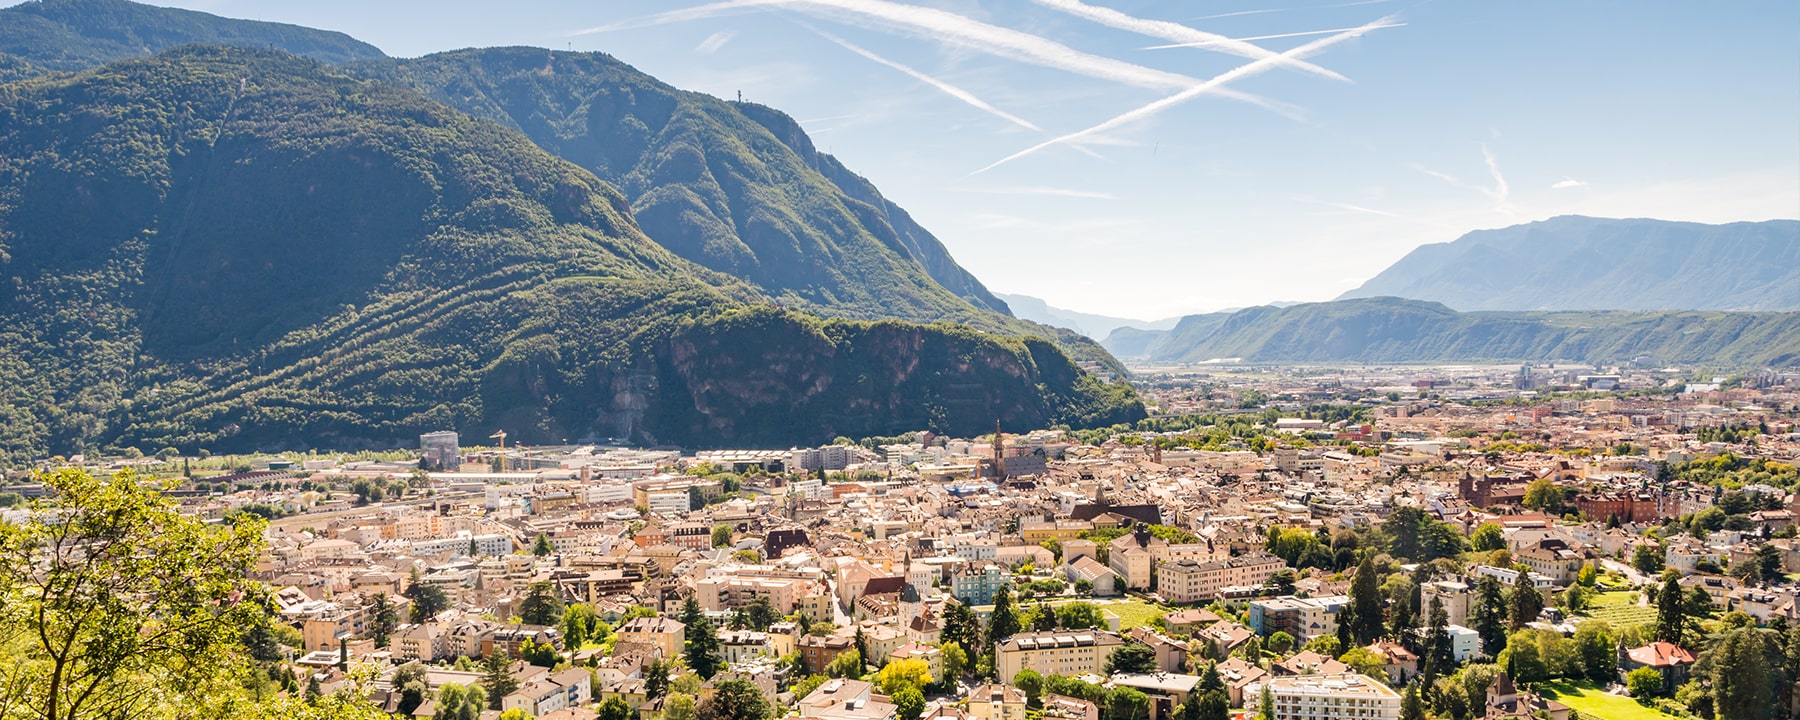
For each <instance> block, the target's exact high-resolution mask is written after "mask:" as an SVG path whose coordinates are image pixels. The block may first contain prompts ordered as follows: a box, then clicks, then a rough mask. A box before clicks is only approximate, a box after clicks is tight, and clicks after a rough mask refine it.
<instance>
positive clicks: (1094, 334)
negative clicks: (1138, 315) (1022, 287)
mask: <svg viewBox="0 0 1800 720" xmlns="http://www.w3.org/2000/svg"><path fill="white" fill-rule="evenodd" d="M997 295H998V296H999V298H1000V299H1001V300H1005V301H1006V306H1007V307H1009V308H1011V309H1012V312H1013V315H1015V316H1017V317H1020V318H1024V319H1026V320H1030V321H1032V322H1035V323H1042V324H1044V325H1054V326H1056V327H1064V328H1068V329H1070V330H1074V331H1076V332H1078V333H1081V334H1083V335H1086V336H1088V337H1091V338H1093V339H1095V340H1101V339H1104V338H1105V337H1106V336H1107V335H1110V334H1112V332H1113V331H1114V330H1115V329H1118V328H1134V329H1138V330H1168V329H1169V328H1172V327H1175V323H1176V322H1177V321H1179V320H1180V319H1181V318H1165V319H1162V320H1156V321H1153V322H1149V321H1144V320H1133V319H1131V318H1119V317H1110V316H1107V315H1095V314H1093V313H1084V312H1080V311H1077V310H1064V309H1062V308H1059V307H1052V306H1051V305H1050V304H1049V303H1046V302H1044V301H1043V300H1040V299H1038V298H1034V297H1032V296H1030V295H1012V294H1008V293H997Z"/></svg>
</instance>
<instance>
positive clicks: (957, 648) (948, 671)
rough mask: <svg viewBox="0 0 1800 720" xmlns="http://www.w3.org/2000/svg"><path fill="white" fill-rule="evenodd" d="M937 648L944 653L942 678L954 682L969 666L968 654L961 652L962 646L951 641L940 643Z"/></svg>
mask: <svg viewBox="0 0 1800 720" xmlns="http://www.w3.org/2000/svg"><path fill="white" fill-rule="evenodd" d="M938 650H939V651H940V652H942V653H943V654H944V678H943V679H944V680H945V681H946V682H955V681H956V680H957V679H958V678H961V677H962V674H963V672H964V671H966V670H968V668H969V654H968V653H966V652H963V649H962V646H961V645H958V644H956V643H953V642H946V643H941V644H939V646H938Z"/></svg>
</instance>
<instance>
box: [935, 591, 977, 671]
mask: <svg viewBox="0 0 1800 720" xmlns="http://www.w3.org/2000/svg"><path fill="white" fill-rule="evenodd" d="M938 637H939V639H940V640H941V641H942V642H945V643H955V644H956V645H958V646H960V647H961V648H962V649H963V650H964V651H967V652H968V653H969V654H970V655H971V656H973V657H979V656H981V655H985V654H987V650H986V648H985V647H984V646H983V645H982V642H981V637H982V634H981V622H980V621H979V620H977V619H976V617H975V611H973V610H970V609H969V606H967V605H964V604H962V603H960V602H956V601H955V600H947V601H945V602H944V629H943V632H941V633H939V634H938Z"/></svg>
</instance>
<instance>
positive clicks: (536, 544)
mask: <svg viewBox="0 0 1800 720" xmlns="http://www.w3.org/2000/svg"><path fill="white" fill-rule="evenodd" d="M553 552H556V546H554V545H551V544H550V536H548V535H545V534H543V533H538V536H537V540H535V541H533V542H532V543H531V554H533V555H536V556H538V557H543V556H545V555H549V554H550V553H553Z"/></svg>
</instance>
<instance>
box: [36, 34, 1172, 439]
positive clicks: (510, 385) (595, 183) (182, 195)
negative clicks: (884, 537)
mask: <svg viewBox="0 0 1800 720" xmlns="http://www.w3.org/2000/svg"><path fill="white" fill-rule="evenodd" d="M0 157H4V158H6V159H7V162H6V163H4V164H0V451H4V453H6V454H8V455H10V456H11V457H12V458H13V459H14V460H18V459H24V458H31V457H42V456H45V455H47V454H49V453H53V452H55V453H66V452H74V451H79V450H81V449H84V448H93V447H96V446H104V445H114V446H124V445H136V446H139V447H140V448H144V447H149V448H158V447H162V446H165V445H166V446H174V447H178V448H181V449H183V450H186V451H189V452H192V451H194V450H196V449H198V448H201V447H205V448H208V449H213V450H233V449H238V450H242V449H253V448H266V447H295V446H297V445H313V446H318V447H332V446H338V447H342V446H346V445H350V444H360V445H371V444H374V445H382V444H392V445H400V444H404V445H410V444H412V442H413V441H414V440H413V436H414V435H415V434H416V433H418V432H421V431H425V430H431V429H441V428H454V429H458V430H461V431H464V432H468V433H474V434H480V435H485V434H486V433H488V432H491V431H492V430H493V429H494V428H505V429H506V430H507V431H508V432H509V434H511V435H513V436H515V437H520V438H521V439H522V441H524V442H528V443H545V442H557V441H561V440H563V439H565V438H568V439H574V438H580V437H586V436H616V437H629V438H631V439H633V440H635V441H639V442H673V443H682V444H688V445H696V446H718V445H723V444H733V445H753V446H782V447H785V446H788V445H790V444H798V443H807V442H817V441H820V440H823V439H827V438H830V437H832V436H834V435H840V434H841V435H851V436H858V435H874V434H891V433H895V432H899V431H903V430H907V429H916V428H919V427H931V428H934V429H940V430H942V431H945V432H951V433H960V434H973V433H978V432H981V431H982V430H983V429H985V428H987V427H989V426H991V424H992V422H993V421H994V419H995V418H996V417H998V418H1000V419H1001V420H1002V421H1003V422H1006V423H1008V424H1010V425H1016V426H1029V427H1041V426H1046V425H1050V424H1056V423H1069V424H1071V425H1083V426H1087V425H1093V424H1107V423H1112V422H1119V421H1130V420H1133V419H1135V418H1137V417H1141V416H1142V413H1143V409H1142V405H1141V403H1139V402H1137V400H1136V398H1135V396H1133V395H1132V393H1131V391H1130V390H1129V389H1128V388H1126V387H1124V386H1122V385H1107V384H1102V383H1101V382H1099V381H1098V380H1097V379H1095V377H1094V376H1092V375H1090V374H1087V373H1085V372H1082V371H1081V370H1080V369H1079V368H1078V367H1077V366H1076V364H1075V363H1074V362H1073V361H1071V360H1070V359H1069V358H1068V357H1067V356H1066V355H1065V354H1064V353H1062V352H1061V351H1059V350H1058V349H1057V348H1056V346H1055V345H1053V344H1052V343H1051V342H1050V341H1049V340H1046V339H1044V338H1043V337H1042V336H1034V335H1027V334H993V333H983V332H977V331H974V330H970V329H967V328H964V327H958V326H952V325H947V324H931V325H920V324H913V323H905V322H898V321H884V322H861V321H854V320H845V319H834V320H825V319H820V318H817V317H812V316H810V315H808V314H807V313H803V312H800V311H798V310H794V309H782V308H778V307H774V306H772V305H771V304H770V302H769V299H768V297H767V296H766V295H764V294H763V292H762V291H761V290H760V289H759V288H758V287H757V286H756V285H753V284H752V283H747V282H744V281H741V280H738V279H736V278H733V277H730V276H728V275H726V274H724V273H720V272H716V271H713V270H709V269H706V268H702V267H699V266H698V265H696V264H695V263H693V262H691V261H689V260H686V259H684V258H682V257H679V256H678V255H677V254H675V253H672V252H670V251H669V250H668V249H666V248H664V247H663V246H661V245H658V244H657V243H656V242H654V241H653V240H652V239H651V238H649V237H647V236H646V235H645V234H644V232H643V231H642V229H641V228H640V227H639V225H638V224H637V222H636V220H635V219H634V217H633V212H632V210H633V208H632V207H631V204H630V202H628V200H627V198H626V197H625V196H624V195H622V194H621V193H620V192H618V191H617V190H615V189H614V188H613V187H611V186H610V185H608V184H607V183H606V182H604V181H602V180H601V179H599V178H597V177H595V176H594V175H593V174H592V173H590V172H588V171H587V170H585V169H583V168H581V167H579V166H577V165H575V164H573V163H570V162H567V161H565V160H562V159H559V158H557V157H554V156H552V155H551V154H549V153H546V152H545V151H544V150H543V149H541V148H539V147H538V146H537V145H535V144H534V143H532V142H531V141H530V140H529V139H528V138H526V137H524V136H522V135H520V134H518V133H517V132H515V131H513V130H511V129H508V128H505V127H502V126H501V125H497V124H494V123H489V122H484V121H480V120H477V119H474V118H471V117H469V116H468V115H466V114H464V113H461V112H458V111H456V110H454V109H452V108H449V107H446V106H444V105H442V104H439V103H437V102H434V101H432V100H429V99H427V98H425V97H423V96H422V95H420V94H419V93H417V92H414V91H412V90H409V89H406V88H403V87H398V86H395V85H391V84H384V83H372V82H368V81H364V80H361V79H357V78H353V77H349V76H346V75H343V74H340V71H339V70H337V69H334V68H332V67H330V66H326V65H322V64H320V63H317V62H314V61H311V60H306V59H301V58H296V57H294V56H291V55H286V54H283V53H279V52H275V51H268V50H253V49H243V48H224V47H217V46H190V47H184V48H178V49H175V50H171V51H167V52H165V53H163V54H161V55H158V56H155V57H152V58H144V59H131V60H123V61H118V62H115V63H112V64H109V65H107V66H104V67H103V68H100V69H98V70H95V71H91V72H86V73H81V74H73V75H61V76H52V77H46V78H40V79H36V80H30V81H26V82H21V83H15V84H12V85H8V86H5V87H0ZM849 262H852V260H851V259H848V258H846V263H849ZM1015 322H1016V321H1015Z"/></svg>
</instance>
